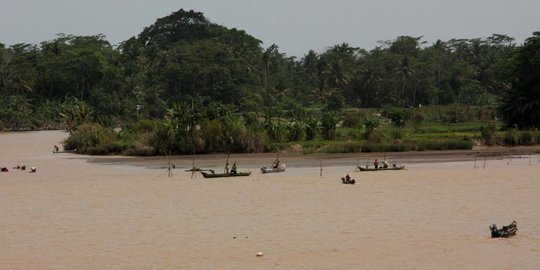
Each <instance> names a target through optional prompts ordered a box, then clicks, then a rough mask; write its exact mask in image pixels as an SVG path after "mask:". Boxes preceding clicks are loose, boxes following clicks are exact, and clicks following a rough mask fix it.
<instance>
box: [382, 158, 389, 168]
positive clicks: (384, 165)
mask: <svg viewBox="0 0 540 270" xmlns="http://www.w3.org/2000/svg"><path fill="white" fill-rule="evenodd" d="M382 164H383V168H388V161H386V159H385V160H383V162H382Z"/></svg>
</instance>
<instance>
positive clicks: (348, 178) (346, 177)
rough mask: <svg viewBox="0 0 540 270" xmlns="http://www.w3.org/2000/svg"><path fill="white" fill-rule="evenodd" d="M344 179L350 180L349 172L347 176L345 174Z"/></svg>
mask: <svg viewBox="0 0 540 270" xmlns="http://www.w3.org/2000/svg"><path fill="white" fill-rule="evenodd" d="M345 180H346V181H347V182H351V176H349V174H347V176H345Z"/></svg>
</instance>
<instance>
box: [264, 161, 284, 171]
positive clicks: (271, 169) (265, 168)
mask: <svg viewBox="0 0 540 270" xmlns="http://www.w3.org/2000/svg"><path fill="white" fill-rule="evenodd" d="M284 171H285V163H283V164H281V166H279V167H277V168H268V167H261V172H262V173H278V172H284Z"/></svg>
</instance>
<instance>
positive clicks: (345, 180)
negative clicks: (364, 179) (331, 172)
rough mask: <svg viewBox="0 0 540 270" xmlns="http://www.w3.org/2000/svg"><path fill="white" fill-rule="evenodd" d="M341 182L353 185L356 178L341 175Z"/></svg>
mask: <svg viewBox="0 0 540 270" xmlns="http://www.w3.org/2000/svg"><path fill="white" fill-rule="evenodd" d="M341 182H342V183H343V184H351V185H354V184H356V180H354V179H351V180H347V179H346V178H345V177H341Z"/></svg>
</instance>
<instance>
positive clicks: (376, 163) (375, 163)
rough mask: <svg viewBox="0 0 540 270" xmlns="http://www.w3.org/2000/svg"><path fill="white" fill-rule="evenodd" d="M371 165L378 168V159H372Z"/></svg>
mask: <svg viewBox="0 0 540 270" xmlns="http://www.w3.org/2000/svg"><path fill="white" fill-rule="evenodd" d="M373 165H375V169H379V161H378V160H377V159H375V161H373Z"/></svg>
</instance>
